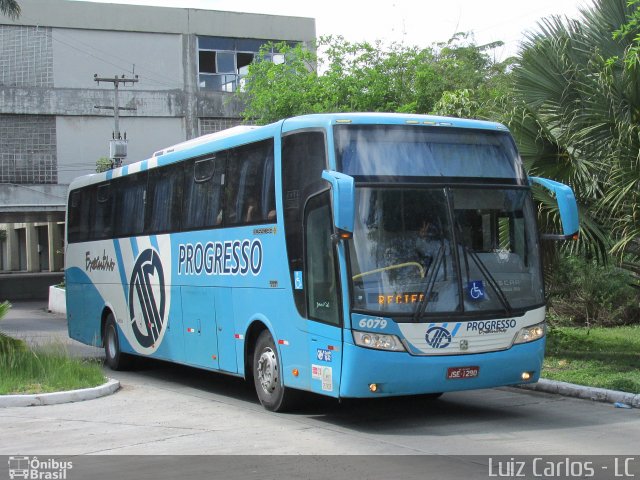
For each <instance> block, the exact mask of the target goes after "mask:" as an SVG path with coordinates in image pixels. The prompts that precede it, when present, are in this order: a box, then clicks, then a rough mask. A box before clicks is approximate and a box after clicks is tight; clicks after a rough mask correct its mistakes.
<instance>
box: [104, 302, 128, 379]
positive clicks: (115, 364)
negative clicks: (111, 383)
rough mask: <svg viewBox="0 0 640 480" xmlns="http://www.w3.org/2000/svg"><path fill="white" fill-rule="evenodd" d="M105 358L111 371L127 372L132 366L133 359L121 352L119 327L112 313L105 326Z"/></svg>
mask: <svg viewBox="0 0 640 480" xmlns="http://www.w3.org/2000/svg"><path fill="white" fill-rule="evenodd" d="M102 338H103V341H104V356H105V361H106V364H107V365H108V366H109V368H110V369H111V370H126V369H127V368H129V367H130V366H131V357H129V355H127V354H126V353H122V351H121V350H120V338H119V336H118V327H117V325H116V321H115V318H114V317H113V314H112V313H109V315H108V316H107V321H106V322H105V326H104V335H103V336H102Z"/></svg>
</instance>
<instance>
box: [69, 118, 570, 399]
mask: <svg viewBox="0 0 640 480" xmlns="http://www.w3.org/2000/svg"><path fill="white" fill-rule="evenodd" d="M533 183H539V184H541V185H542V186H543V187H545V188H547V189H548V190H550V191H551V192H552V193H553V195H554V196H555V198H556V199H557V202H558V206H559V212H560V215H561V218H562V229H563V232H562V234H558V235H556V237H557V238H571V237H572V236H574V235H575V234H577V231H578V216H577V207H576V203H575V199H574V197H573V193H572V191H571V189H570V188H569V187H566V186H565V185H562V184H559V183H557V182H554V181H551V180H545V179H541V178H530V177H528V176H527V175H526V173H525V172H524V170H523V167H522V163H521V160H520V158H519V155H518V152H517V150H516V147H515V144H514V142H513V139H512V137H511V135H510V134H509V132H508V130H507V128H506V127H504V126H503V125H500V124H497V123H490V122H481V121H473V120H463V119H453V118H443V117H432V116H422V115H400V114H368V113H359V114H356V113H349V114H321V115H320V114H319V115H307V116H301V117H295V118H289V119H285V120H282V121H279V122H276V123H274V124H271V125H267V126H262V127H250V126H246V127H235V128H233V129H229V130H225V131H223V132H218V133H215V134H211V135H207V136H203V137H199V138H197V139H194V140H190V141H187V142H184V143H182V144H178V145H174V146H173V147H169V148H165V149H163V150H160V151H158V152H156V153H155V154H154V155H153V156H152V157H151V158H149V159H147V160H143V161H141V162H138V163H133V164H130V165H126V166H124V167H121V168H117V169H114V170H111V171H108V172H105V173H100V174H95V175H89V176H85V177H81V178H78V179H76V180H75V181H74V182H73V183H72V184H71V185H70V188H69V196H68V211H67V243H66V257H65V258H66V269H65V274H66V285H67V315H68V324H69V335H70V336H71V337H72V338H74V339H76V340H79V341H81V342H84V343H86V344H90V345H95V346H104V348H105V355H106V363H107V364H108V366H109V367H111V368H112V369H115V370H118V369H122V368H126V367H127V365H128V364H129V363H130V361H131V360H132V357H133V356H135V355H141V356H148V357H153V358H157V359H162V360H167V361H171V362H178V363H181V364H186V365H191V366H194V367H198V368H203V369H207V370H213V371H219V372H224V373H228V374H230V375H235V376H239V377H244V378H245V379H247V380H250V381H253V382H254V384H255V389H256V392H257V395H258V398H259V400H260V402H261V403H262V405H263V406H264V407H265V408H267V409H268V410H272V411H281V410H284V409H287V408H290V407H291V406H292V405H293V404H294V403H295V400H296V399H297V398H298V397H299V395H298V394H299V393H300V391H308V392H315V393H318V394H322V395H328V396H331V397H335V398H365V397H384V396H393V395H415V394H425V395H426V396H429V395H430V396H432V397H437V396H439V395H441V394H442V393H443V392H448V391H456V390H468V389H478V388H488V387H496V386H501V385H516V384H521V383H529V382H535V381H537V379H538V377H539V375H540V369H541V367H542V360H543V354H544V347H545V296H544V286H543V276H542V268H541V259H540V238H541V236H540V235H539V233H538V232H537V227H536V210H535V207H534V204H533V202H532V197H531V186H532V184H533Z"/></svg>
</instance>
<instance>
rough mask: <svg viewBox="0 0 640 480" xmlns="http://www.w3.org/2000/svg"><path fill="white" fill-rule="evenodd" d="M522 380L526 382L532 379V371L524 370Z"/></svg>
mask: <svg viewBox="0 0 640 480" xmlns="http://www.w3.org/2000/svg"><path fill="white" fill-rule="evenodd" d="M522 380H524V381H525V382H527V381H529V380H531V372H522Z"/></svg>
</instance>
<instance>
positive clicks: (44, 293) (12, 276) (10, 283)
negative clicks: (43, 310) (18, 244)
mask: <svg viewBox="0 0 640 480" xmlns="http://www.w3.org/2000/svg"><path fill="white" fill-rule="evenodd" d="M62 280H64V273H45V272H39V273H9V274H0V302H1V301H4V300H9V301H10V302H15V301H18V300H47V299H48V298H49V287H50V286H51V285H56V284H58V283H60V282H62Z"/></svg>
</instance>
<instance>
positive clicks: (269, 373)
mask: <svg viewBox="0 0 640 480" xmlns="http://www.w3.org/2000/svg"><path fill="white" fill-rule="evenodd" d="M253 383H254V385H255V389H256V393H257V394H258V399H259V400H260V403H261V404H262V406H263V407H264V408H266V409H267V410H269V411H271V412H283V411H286V410H289V409H291V408H292V407H293V404H294V402H295V399H294V397H296V396H297V395H296V393H297V392H295V391H292V389H290V388H286V387H285V386H284V385H283V383H282V362H281V361H280V357H279V356H278V349H277V348H276V344H275V342H274V341H273V337H272V336H271V334H270V333H269V331H268V330H263V331H262V333H260V335H259V336H258V340H256V348H255V350H254V353H253Z"/></svg>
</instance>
